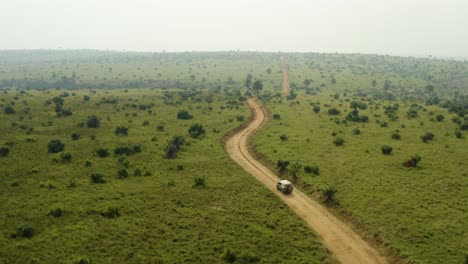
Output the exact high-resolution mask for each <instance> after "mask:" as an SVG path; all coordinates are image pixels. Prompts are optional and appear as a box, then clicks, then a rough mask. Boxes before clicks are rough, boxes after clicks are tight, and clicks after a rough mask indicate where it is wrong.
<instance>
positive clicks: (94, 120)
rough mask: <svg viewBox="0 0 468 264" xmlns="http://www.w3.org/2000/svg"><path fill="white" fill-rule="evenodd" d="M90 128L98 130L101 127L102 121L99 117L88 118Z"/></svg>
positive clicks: (87, 122) (87, 123)
mask: <svg viewBox="0 0 468 264" xmlns="http://www.w3.org/2000/svg"><path fill="white" fill-rule="evenodd" d="M86 125H87V126H88V128H98V127H99V126H100V125H101V119H99V117H97V116H95V115H92V116H88V121H86Z"/></svg>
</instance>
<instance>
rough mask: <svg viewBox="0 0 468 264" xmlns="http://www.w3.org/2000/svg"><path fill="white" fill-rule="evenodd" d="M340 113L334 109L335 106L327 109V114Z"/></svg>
mask: <svg viewBox="0 0 468 264" xmlns="http://www.w3.org/2000/svg"><path fill="white" fill-rule="evenodd" d="M340 113H341V112H340V111H339V110H338V109H336V108H330V109H328V114H329V115H339V114H340Z"/></svg>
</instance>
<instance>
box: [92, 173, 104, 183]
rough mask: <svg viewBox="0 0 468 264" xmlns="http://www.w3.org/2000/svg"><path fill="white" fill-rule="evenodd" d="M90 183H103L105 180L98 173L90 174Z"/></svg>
mask: <svg viewBox="0 0 468 264" xmlns="http://www.w3.org/2000/svg"><path fill="white" fill-rule="evenodd" d="M91 182H92V183H105V182H106V180H104V175H102V174H100V173H94V174H91Z"/></svg>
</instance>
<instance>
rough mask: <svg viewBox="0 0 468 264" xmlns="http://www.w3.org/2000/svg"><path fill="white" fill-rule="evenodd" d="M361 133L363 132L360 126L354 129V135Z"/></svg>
mask: <svg viewBox="0 0 468 264" xmlns="http://www.w3.org/2000/svg"><path fill="white" fill-rule="evenodd" d="M360 134H361V130H360V129H359V128H355V129H353V135H360Z"/></svg>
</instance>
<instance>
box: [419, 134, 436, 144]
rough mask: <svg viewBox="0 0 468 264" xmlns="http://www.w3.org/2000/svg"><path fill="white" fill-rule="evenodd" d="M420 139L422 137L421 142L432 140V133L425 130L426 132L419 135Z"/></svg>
mask: <svg viewBox="0 0 468 264" xmlns="http://www.w3.org/2000/svg"><path fill="white" fill-rule="evenodd" d="M421 139H422V141H423V142H427V141H429V140H433V139H434V134H432V133H431V132H427V133H426V134H424V135H422V136H421Z"/></svg>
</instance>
